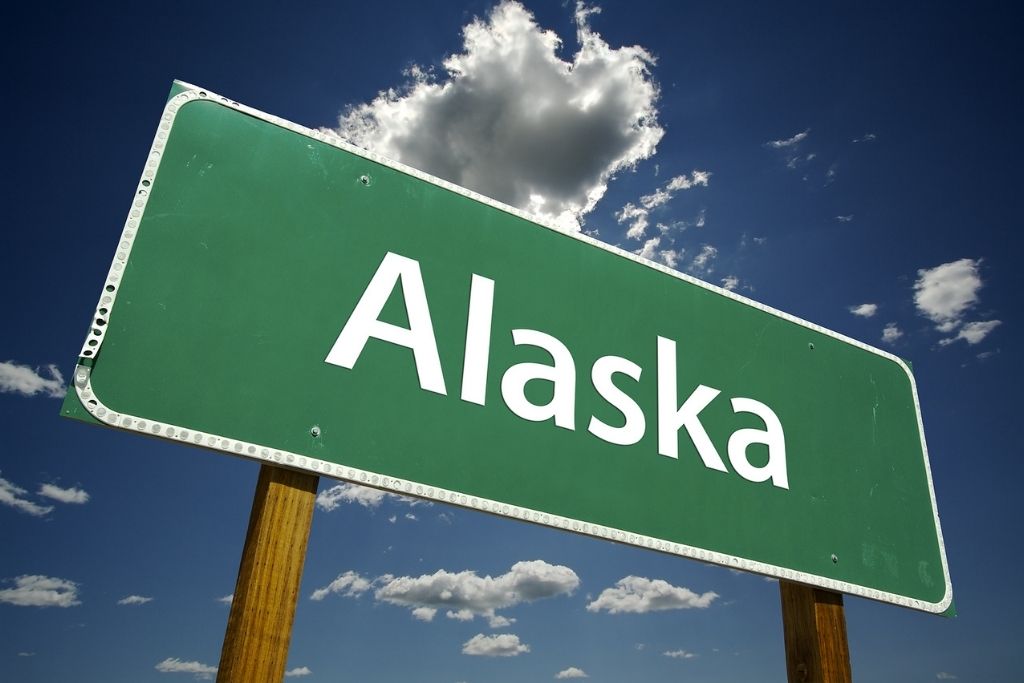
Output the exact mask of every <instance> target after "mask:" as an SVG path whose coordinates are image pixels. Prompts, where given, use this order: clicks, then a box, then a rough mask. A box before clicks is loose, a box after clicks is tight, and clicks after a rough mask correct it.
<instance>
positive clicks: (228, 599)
mask: <svg viewBox="0 0 1024 683" xmlns="http://www.w3.org/2000/svg"><path fill="white" fill-rule="evenodd" d="M234 600H235V594H234V593H230V594H228V595H225V596H224V597H222V598H217V602H219V603H221V604H223V605H230V604H231V603H232V602H234Z"/></svg>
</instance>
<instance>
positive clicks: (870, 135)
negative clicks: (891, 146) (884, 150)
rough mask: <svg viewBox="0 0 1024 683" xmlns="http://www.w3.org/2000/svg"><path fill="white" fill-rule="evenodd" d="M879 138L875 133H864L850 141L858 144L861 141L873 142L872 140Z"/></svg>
mask: <svg viewBox="0 0 1024 683" xmlns="http://www.w3.org/2000/svg"><path fill="white" fill-rule="evenodd" d="M877 138H878V136H877V135H875V134H874V133H864V135H861V136H860V137H859V138H854V139H852V140H850V142H852V143H854V144H857V143H860V142H871V141H872V140H875V139H877Z"/></svg>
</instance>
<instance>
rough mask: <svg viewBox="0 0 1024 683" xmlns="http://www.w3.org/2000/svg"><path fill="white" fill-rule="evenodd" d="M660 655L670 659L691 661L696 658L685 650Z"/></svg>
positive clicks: (669, 651) (668, 651)
mask: <svg viewBox="0 0 1024 683" xmlns="http://www.w3.org/2000/svg"><path fill="white" fill-rule="evenodd" d="M661 654H663V655H665V656H666V657H671V658H672V659H693V658H694V657H696V656H697V655H695V654H693V653H692V652H687V651H686V650H667V651H665V652H662V653H661Z"/></svg>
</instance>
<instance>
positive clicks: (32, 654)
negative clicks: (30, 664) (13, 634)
mask: <svg viewBox="0 0 1024 683" xmlns="http://www.w3.org/2000/svg"><path fill="white" fill-rule="evenodd" d="M18 656H19V657H35V656H36V653H35V652H19V653H18Z"/></svg>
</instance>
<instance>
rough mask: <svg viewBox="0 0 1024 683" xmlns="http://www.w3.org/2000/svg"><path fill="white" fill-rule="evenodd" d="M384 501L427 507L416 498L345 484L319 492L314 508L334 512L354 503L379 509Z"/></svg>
mask: <svg viewBox="0 0 1024 683" xmlns="http://www.w3.org/2000/svg"><path fill="white" fill-rule="evenodd" d="M385 500H392V501H395V502H399V503H405V504H406V505H429V503H427V502H426V501H421V500H418V499H416V498H407V497H406V496H400V495H398V494H397V493H390V492H388V491H380V490H378V489H372V488H370V487H368V486H360V485H358V484H347V483H346V484H338V485H337V486H332V487H331V488H329V489H326V490H324V491H321V492H320V493H319V495H317V497H316V506H317V507H318V508H320V509H321V510H323V511H324V512H331V511H332V510H336V509H337V508H338V507H339V506H341V505H342V504H345V503H355V504H357V505H361V506H362V507H364V508H371V509H372V508H377V507H380V505H381V503H383V502H384V501H385Z"/></svg>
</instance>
